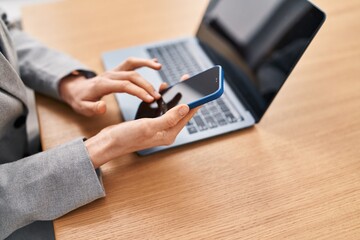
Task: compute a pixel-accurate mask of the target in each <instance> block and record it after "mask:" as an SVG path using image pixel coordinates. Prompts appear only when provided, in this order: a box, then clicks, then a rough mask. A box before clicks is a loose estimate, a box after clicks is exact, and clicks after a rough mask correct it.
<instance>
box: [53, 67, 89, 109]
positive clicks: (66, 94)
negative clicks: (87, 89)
mask: <svg viewBox="0 0 360 240" xmlns="http://www.w3.org/2000/svg"><path fill="white" fill-rule="evenodd" d="M85 79H86V77H85V76H84V75H82V74H81V73H80V72H78V71H73V72H71V73H70V74H69V75H67V76H65V77H64V78H63V79H61V80H60V83H59V95H60V98H61V99H62V100H63V101H64V102H66V103H68V104H69V105H71V103H72V102H73V101H74V96H72V95H71V91H69V90H70V89H71V86H72V83H73V82H75V81H80V80H85Z"/></svg>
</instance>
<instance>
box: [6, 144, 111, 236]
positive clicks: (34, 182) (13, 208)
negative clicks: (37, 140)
mask: <svg viewBox="0 0 360 240" xmlns="http://www.w3.org/2000/svg"><path fill="white" fill-rule="evenodd" d="M104 196H105V192H104V189H103V186H102V184H101V183H100V181H99V179H98V177H97V175H96V174H95V171H94V168H93V165H92V163H91V161H90V159H89V156H88V153H87V150H86V147H85V145H84V143H83V141H82V139H77V140H74V141H72V142H69V143H67V144H64V145H62V146H59V147H56V148H53V149H50V150H48V151H45V152H42V153H39V154H36V155H33V156H30V157H27V158H24V159H20V160H18V161H16V162H11V163H7V164H1V165H0V239H3V238H5V237H7V236H8V235H9V234H10V233H12V232H13V231H15V230H16V229H18V228H20V227H23V226H25V225H27V224H29V223H31V222H33V221H37V220H52V219H55V218H57V217H59V216H62V215H64V214H65V213H67V212H69V211H72V210H74V209H76V208H78V207H80V206H82V205H85V204H87V203H89V202H91V201H93V200H95V199H97V198H100V197H104Z"/></svg>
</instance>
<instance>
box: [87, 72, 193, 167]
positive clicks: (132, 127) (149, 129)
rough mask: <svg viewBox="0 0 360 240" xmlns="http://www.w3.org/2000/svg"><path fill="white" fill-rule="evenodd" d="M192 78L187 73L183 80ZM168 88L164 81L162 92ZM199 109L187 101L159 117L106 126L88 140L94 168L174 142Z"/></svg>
mask: <svg viewBox="0 0 360 240" xmlns="http://www.w3.org/2000/svg"><path fill="white" fill-rule="evenodd" d="M188 78H189V75H187V74H185V75H184V76H182V78H181V81H184V80H186V79H188ZM167 87H168V85H167V84H166V83H162V84H161V86H160V89H159V91H160V92H161V91H162V90H164V89H166V88H167ZM199 108H200V107H198V108H195V109H192V110H189V106H188V105H185V104H183V105H179V106H176V107H174V108H172V109H170V110H169V111H168V112H166V113H165V114H164V115H162V116H161V117H158V118H143V119H139V120H134V121H129V122H124V123H120V124H117V125H113V126H110V127H107V128H105V129H103V130H102V131H101V132H99V133H98V134H97V135H95V136H94V137H92V138H90V139H88V140H87V141H86V142H85V146H86V148H87V149H88V152H89V155H90V159H91V161H92V163H93V165H94V167H95V168H98V167H100V166H101V165H103V164H105V163H107V162H108V161H110V160H112V159H114V158H116V157H120V156H123V155H125V154H128V153H131V152H136V151H139V150H143V149H147V148H151V147H156V146H163V145H170V144H172V143H173V142H174V141H175V139H176V136H177V135H178V134H179V132H180V131H181V130H182V129H183V128H184V127H185V125H186V124H187V123H188V122H189V121H190V119H191V118H192V117H193V116H194V114H195V113H196V112H197V110H198V109H199Z"/></svg>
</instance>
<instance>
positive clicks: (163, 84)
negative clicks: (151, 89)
mask: <svg viewBox="0 0 360 240" xmlns="http://www.w3.org/2000/svg"><path fill="white" fill-rule="evenodd" d="M168 87H169V85H168V84H167V83H165V82H163V83H161V85H160V87H159V92H161V91H163V90H165V89H167V88H168Z"/></svg>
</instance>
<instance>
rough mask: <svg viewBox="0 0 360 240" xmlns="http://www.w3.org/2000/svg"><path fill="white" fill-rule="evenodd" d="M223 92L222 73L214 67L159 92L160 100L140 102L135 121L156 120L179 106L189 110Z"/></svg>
mask: <svg viewBox="0 0 360 240" xmlns="http://www.w3.org/2000/svg"><path fill="white" fill-rule="evenodd" d="M223 92H224V73H223V70H222V67H221V66H214V67H212V68H210V69H208V70H205V71H204V72H201V73H199V74H197V75H195V76H193V77H191V78H189V79H187V80H185V81H182V82H179V83H176V84H174V85H172V86H170V87H169V88H167V89H165V90H163V91H161V92H160V94H161V98H160V99H159V100H156V101H154V102H152V103H146V102H142V103H141V104H140V106H139V108H138V110H137V113H136V116H135V119H139V118H156V117H159V116H161V115H163V114H164V113H166V112H167V111H168V110H170V109H171V108H173V107H175V106H177V105H179V104H187V105H188V106H189V107H190V109H192V108H196V107H198V106H200V105H203V104H205V103H208V102H210V101H213V100H215V99H217V98H219V97H220V96H221V95H222V94H223Z"/></svg>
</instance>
